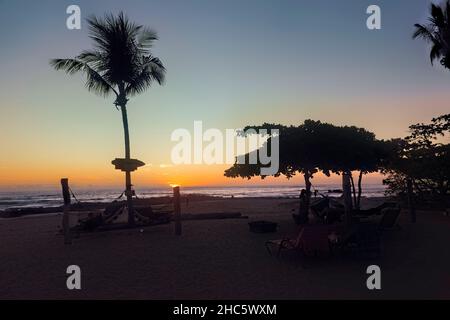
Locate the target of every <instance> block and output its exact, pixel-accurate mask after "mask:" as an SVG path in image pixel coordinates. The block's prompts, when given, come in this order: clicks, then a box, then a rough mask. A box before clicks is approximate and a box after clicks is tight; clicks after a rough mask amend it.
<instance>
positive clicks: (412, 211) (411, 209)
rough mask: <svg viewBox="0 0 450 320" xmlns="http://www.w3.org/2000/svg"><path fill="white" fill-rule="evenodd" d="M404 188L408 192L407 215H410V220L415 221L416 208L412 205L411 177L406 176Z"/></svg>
mask: <svg viewBox="0 0 450 320" xmlns="http://www.w3.org/2000/svg"><path fill="white" fill-rule="evenodd" d="M406 188H407V191H408V192H407V193H408V208H409V215H410V217H411V222H412V223H415V222H416V208H415V207H414V192H413V183H412V180H411V178H408V179H407V180H406Z"/></svg>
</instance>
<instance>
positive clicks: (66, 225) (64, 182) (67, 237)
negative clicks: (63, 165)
mask: <svg viewBox="0 0 450 320" xmlns="http://www.w3.org/2000/svg"><path fill="white" fill-rule="evenodd" d="M61 187H62V194H63V199H64V209H63V221H62V224H63V232H64V244H72V236H71V234H70V221H69V212H70V191H69V179H67V178H63V179H61Z"/></svg>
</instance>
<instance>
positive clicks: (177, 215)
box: [173, 186, 181, 236]
mask: <svg viewBox="0 0 450 320" xmlns="http://www.w3.org/2000/svg"><path fill="white" fill-rule="evenodd" d="M173 211H174V220H175V235H177V236H179V235H181V205H180V187H179V186H176V187H174V188H173Z"/></svg>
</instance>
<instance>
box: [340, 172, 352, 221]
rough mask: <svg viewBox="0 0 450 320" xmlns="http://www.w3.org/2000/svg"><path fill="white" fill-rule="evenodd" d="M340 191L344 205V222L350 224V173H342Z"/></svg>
mask: <svg viewBox="0 0 450 320" xmlns="http://www.w3.org/2000/svg"><path fill="white" fill-rule="evenodd" d="M342 192H343V194H342V195H343V197H344V207H345V223H346V224H347V225H350V224H351V223H352V210H353V205H352V189H351V181H350V173H349V172H343V173H342Z"/></svg>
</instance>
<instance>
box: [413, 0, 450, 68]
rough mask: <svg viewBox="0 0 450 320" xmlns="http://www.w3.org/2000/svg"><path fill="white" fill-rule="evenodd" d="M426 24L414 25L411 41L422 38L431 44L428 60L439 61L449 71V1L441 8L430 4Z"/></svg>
mask: <svg viewBox="0 0 450 320" xmlns="http://www.w3.org/2000/svg"><path fill="white" fill-rule="evenodd" d="M430 15H431V16H430V17H429V18H428V24H426V25H422V24H415V25H414V26H415V27H416V31H415V32H414V34H413V39H416V38H422V39H424V40H425V41H427V42H429V43H430V44H431V49H430V60H431V64H433V62H434V60H439V62H440V63H441V65H442V66H444V67H445V68H447V69H450V0H447V1H446V2H445V4H443V5H442V7H441V6H438V5H435V4H431V7H430Z"/></svg>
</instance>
